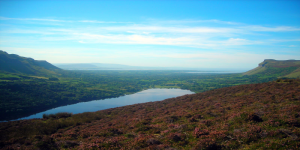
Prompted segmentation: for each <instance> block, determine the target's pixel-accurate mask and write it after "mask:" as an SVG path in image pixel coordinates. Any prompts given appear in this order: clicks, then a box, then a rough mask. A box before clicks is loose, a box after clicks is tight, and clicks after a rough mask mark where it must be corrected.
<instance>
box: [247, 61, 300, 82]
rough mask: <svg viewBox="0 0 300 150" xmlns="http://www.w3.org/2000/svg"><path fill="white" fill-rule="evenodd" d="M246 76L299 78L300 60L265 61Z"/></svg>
mask: <svg viewBox="0 0 300 150" xmlns="http://www.w3.org/2000/svg"><path fill="white" fill-rule="evenodd" d="M244 75H261V76H276V77H287V78H298V77H300V60H274V59H265V60H264V61H263V62H262V63H260V64H259V65H258V67H256V68H254V69H252V70H249V71H247V72H245V73H244Z"/></svg>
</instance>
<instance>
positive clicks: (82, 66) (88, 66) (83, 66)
mask: <svg viewBox="0 0 300 150" xmlns="http://www.w3.org/2000/svg"><path fill="white" fill-rule="evenodd" d="M54 65H55V66H57V67H59V68H62V69H66V70H199V68H184V67H143V66H129V65H121V64H107V63H74V64H70V63H57V64H54Z"/></svg>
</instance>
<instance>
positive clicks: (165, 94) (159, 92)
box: [18, 89, 194, 120]
mask: <svg viewBox="0 0 300 150" xmlns="http://www.w3.org/2000/svg"><path fill="white" fill-rule="evenodd" d="M193 93H194V92H191V91H189V90H181V89H148V90H144V91H141V92H138V93H135V94H131V95H126V96H121V97H117V98H109V99H104V100H94V101H89V102H82V103H77V104H73V105H67V106H62V107H57V108H53V109H50V110H47V111H44V112H41V113H38V114H34V115H31V116H28V117H24V118H20V119H18V120H21V119H33V118H42V117H43V114H55V113H58V112H70V113H73V114H77V113H83V112H95V111H98V110H103V109H108V108H114V107H120V106H125V105H132V104H137V103H145V102H151V101H152V102H154V101H160V100H164V99H167V98H172V97H177V96H182V95H185V94H193Z"/></svg>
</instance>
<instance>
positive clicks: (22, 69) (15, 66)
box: [0, 50, 61, 76]
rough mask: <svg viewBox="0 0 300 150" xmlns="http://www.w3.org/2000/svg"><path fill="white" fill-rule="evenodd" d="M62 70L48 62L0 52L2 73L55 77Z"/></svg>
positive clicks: (0, 69)
mask: <svg viewBox="0 0 300 150" xmlns="http://www.w3.org/2000/svg"><path fill="white" fill-rule="evenodd" d="M58 70H61V69H60V68H57V67H55V66H53V65H52V64H50V63H48V62H47V61H42V60H34V59H32V58H26V57H21V56H19V55H16V54H8V53H6V52H4V51H1V50H0V71H5V72H10V73H22V74H30V75H46V76H48V75H54V74H57V73H56V71H58Z"/></svg>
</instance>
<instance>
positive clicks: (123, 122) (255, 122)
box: [0, 79, 300, 150]
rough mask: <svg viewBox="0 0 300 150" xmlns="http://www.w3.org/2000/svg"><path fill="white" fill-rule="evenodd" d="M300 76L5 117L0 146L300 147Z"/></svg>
mask: <svg viewBox="0 0 300 150" xmlns="http://www.w3.org/2000/svg"><path fill="white" fill-rule="evenodd" d="M299 85H300V80H299V79H279V80H277V81H273V82H268V83H261V84H248V85H239V86H234V87H227V88H221V89H215V90H211V91H207V92H203V93H198V94H192V95H185V96H181V97H177V98H170V99H166V100H163V101H158V102H148V103H143V104H135V105H129V106H124V107H118V108H112V109H107V110H102V111H98V112H93V113H92V112H86V113H82V114H75V115H72V114H68V113H58V114H53V115H44V119H32V120H19V121H10V122H3V123H0V149H157V150H163V149H169V150H174V149H195V150H196V149H199V150H200V149H206V150H212V149H213V150H215V149H216V150H217V149H299V147H300V143H299V140H300V130H299V127H300V113H299V112H300V104H299V103H300V87H299Z"/></svg>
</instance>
